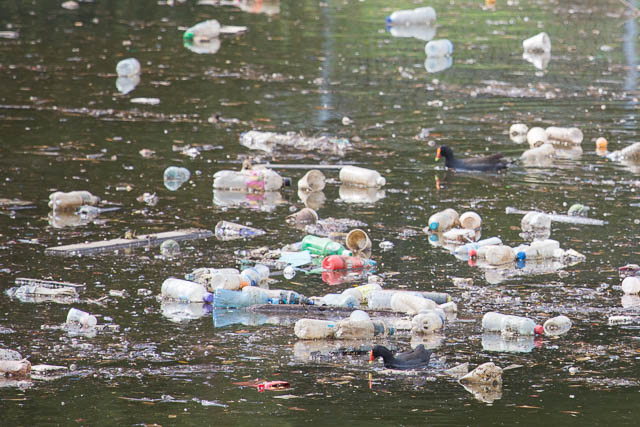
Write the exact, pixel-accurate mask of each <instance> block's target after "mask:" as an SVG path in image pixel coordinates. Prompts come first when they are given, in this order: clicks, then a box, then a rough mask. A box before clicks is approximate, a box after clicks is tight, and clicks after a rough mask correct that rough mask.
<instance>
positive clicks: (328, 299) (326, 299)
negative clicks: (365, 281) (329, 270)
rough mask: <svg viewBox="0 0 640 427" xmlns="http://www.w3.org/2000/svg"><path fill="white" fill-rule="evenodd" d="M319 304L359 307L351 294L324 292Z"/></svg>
mask: <svg viewBox="0 0 640 427" xmlns="http://www.w3.org/2000/svg"><path fill="white" fill-rule="evenodd" d="M319 305H328V306H331V307H348V308H354V307H360V302H358V299H357V298H355V297H354V296H352V295H343V294H326V295H325V296H323V297H322V298H321V299H320V301H319Z"/></svg>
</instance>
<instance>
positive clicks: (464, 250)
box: [454, 237, 502, 257]
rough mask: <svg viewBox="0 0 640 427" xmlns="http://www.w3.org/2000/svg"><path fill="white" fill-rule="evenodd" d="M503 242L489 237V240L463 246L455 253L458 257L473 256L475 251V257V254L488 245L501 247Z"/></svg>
mask: <svg viewBox="0 0 640 427" xmlns="http://www.w3.org/2000/svg"><path fill="white" fill-rule="evenodd" d="M501 244H502V240H500V238H499V237H489V238H488V239H483V240H478V241H477V242H471V243H467V244H465V245H462V246H458V247H457V248H456V249H455V250H454V253H455V255H456V256H462V257H464V256H471V252H472V251H473V253H474V256H475V253H476V252H477V251H478V249H480V248H481V247H483V246H487V245H501Z"/></svg>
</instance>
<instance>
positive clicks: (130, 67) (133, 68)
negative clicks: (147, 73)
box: [116, 58, 140, 77]
mask: <svg viewBox="0 0 640 427" xmlns="http://www.w3.org/2000/svg"><path fill="white" fill-rule="evenodd" d="M116 73H117V74H118V77H133V76H137V75H138V74H140V62H138V60H137V59H136V58H127V59H123V60H122V61H120V62H118V65H116Z"/></svg>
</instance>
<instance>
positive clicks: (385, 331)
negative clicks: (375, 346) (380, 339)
mask: <svg viewBox="0 0 640 427" xmlns="http://www.w3.org/2000/svg"><path fill="white" fill-rule="evenodd" d="M394 333H395V328H393V327H392V326H389V325H387V323H386V322H384V321H383V320H371V319H365V320H355V319H351V318H347V319H342V320H340V321H339V322H338V325H337V327H336V331H335V334H334V336H335V337H336V338H337V339H342V340H350V339H366V338H373V337H375V336H388V335H393V334H394Z"/></svg>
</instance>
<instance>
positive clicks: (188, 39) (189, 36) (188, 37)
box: [182, 31, 194, 43]
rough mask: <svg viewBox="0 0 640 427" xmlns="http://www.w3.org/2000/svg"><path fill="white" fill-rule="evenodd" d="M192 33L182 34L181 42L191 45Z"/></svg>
mask: <svg viewBox="0 0 640 427" xmlns="http://www.w3.org/2000/svg"><path fill="white" fill-rule="evenodd" d="M193 37H194V34H193V31H185V32H184V34H183V35H182V40H183V41H184V42H188V43H193Z"/></svg>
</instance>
